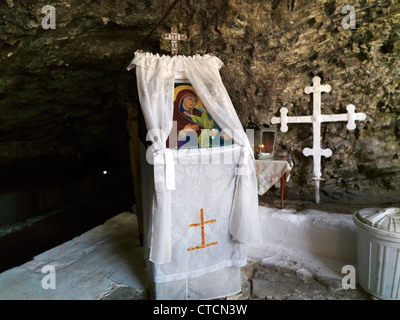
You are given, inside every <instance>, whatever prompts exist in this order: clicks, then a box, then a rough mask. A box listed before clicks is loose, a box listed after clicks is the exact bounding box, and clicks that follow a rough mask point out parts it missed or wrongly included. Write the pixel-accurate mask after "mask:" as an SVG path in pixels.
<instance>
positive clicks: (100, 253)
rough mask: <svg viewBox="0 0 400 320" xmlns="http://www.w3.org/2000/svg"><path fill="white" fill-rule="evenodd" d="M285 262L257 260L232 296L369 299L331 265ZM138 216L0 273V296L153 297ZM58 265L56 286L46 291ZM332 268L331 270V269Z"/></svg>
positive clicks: (122, 218) (114, 222)
mask: <svg viewBox="0 0 400 320" xmlns="http://www.w3.org/2000/svg"><path fill="white" fill-rule="evenodd" d="M283 256H284V259H286V263H285V265H282V264H281V265H280V264H279V263H278V264H277V263H276V261H275V262H274V263H268V262H265V259H264V260H263V262H262V263H260V262H259V261H257V260H254V259H252V258H251V256H250V255H249V263H248V264H247V266H245V267H243V268H242V292H241V293H239V294H237V295H235V296H230V297H227V298H226V299H227V300H369V299H371V297H370V296H369V295H368V294H367V293H365V292H364V291H363V290H362V289H361V288H359V287H357V289H355V290H352V289H347V290H345V289H343V288H342V286H341V275H340V273H338V272H337V271H336V272H332V270H333V269H334V268H331V267H330V266H331V265H330V264H329V263H321V264H320V267H318V268H317V271H315V270H312V269H307V266H306V265H304V264H301V262H299V261H296V258H295V257H291V256H290V254H285V255H283ZM142 257H143V248H142V247H140V246H139V242H138V234H137V218H136V215H135V214H133V213H129V212H124V213H121V214H119V215H117V216H116V217H114V218H112V219H110V220H108V221H107V222H106V223H105V224H103V225H100V226H98V227H96V228H94V229H92V230H90V231H88V232H86V233H84V234H82V235H81V236H79V237H76V238H74V239H72V240H70V241H68V242H66V243H64V244H62V245H60V246H58V247H55V248H53V249H51V250H49V251H46V252H44V253H42V254H40V255H38V256H36V257H34V259H33V260H32V261H30V262H28V263H25V264H23V265H21V266H18V267H15V268H12V269H10V270H7V271H5V272H3V273H1V274H0V300H20V299H23V300H31V299H32V300H43V299H52V300H67V299H68V300H144V299H149V292H148V289H147V288H148V287H147V282H146V274H145V267H144V262H143V258H142ZM46 265H51V266H53V267H54V268H55V284H56V288H55V289H43V287H42V281H43V280H44V278H45V277H46V276H47V275H48V274H47V273H42V268H43V266H46ZM328 269H329V270H328Z"/></svg>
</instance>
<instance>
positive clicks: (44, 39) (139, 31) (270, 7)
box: [0, 0, 400, 202]
mask: <svg viewBox="0 0 400 320" xmlns="http://www.w3.org/2000/svg"><path fill="white" fill-rule="evenodd" d="M172 2H173V1H172V0H169V1H160V0H143V1H132V0H118V1H111V0H97V1H86V0H85V1H78V0H70V1H66V0H54V1H52V2H51V4H52V5H53V6H54V7H55V8H56V29H48V30H44V29H43V28H42V25H41V21H42V19H43V17H44V16H45V14H43V13H42V7H43V6H44V5H47V4H48V2H47V1H44V0H33V1H28V2H27V1H22V0H7V1H5V2H4V1H3V2H1V3H0V15H1V17H2V19H1V21H0V123H1V126H0V133H1V134H0V174H1V175H5V174H6V173H8V172H9V168H10V166H12V167H15V168H17V169H18V170H25V171H26V172H28V171H30V170H32V169H35V170H36V169H37V170H39V169H41V168H43V167H45V166H47V165H49V163H50V162H52V161H55V159H66V160H68V161H70V160H71V161H72V160H76V159H81V158H82V157H83V158H84V157H86V156H88V155H93V154H94V153H96V152H98V150H101V149H104V148H106V147H107V146H109V147H114V148H116V149H117V152H118V151H119V150H124V148H126V146H127V143H128V142H127V140H128V138H127V132H126V128H125V122H126V120H127V111H126V110H127V108H128V109H129V108H131V109H132V110H134V112H133V120H134V121H135V116H136V113H135V110H136V108H137V105H136V101H135V93H134V89H133V88H134V85H135V84H134V79H133V78H134V72H130V73H128V72H127V71H126V66H127V64H128V63H129V62H130V60H131V58H132V56H133V53H134V51H135V50H136V49H137V48H139V47H140V44H141V42H142V41H143V39H145V38H146V36H147V35H148V34H149V33H150V31H151V29H152V28H153V26H155V25H156V23H157V22H158V21H159V20H160V19H161V17H162V16H163V14H164V13H165V12H166V10H167V8H168V6H169V5H170V4H171V3H172ZM352 4H353V5H354V7H355V9H356V29H344V28H343V27H342V19H343V18H344V17H345V16H346V14H344V13H342V8H343V7H344V6H345V5H348V1H345V0H324V1H320V0H312V1H306V0H295V1H284V0H267V1H253V0H216V1H205V0H196V1H194V0H182V1H179V2H177V4H176V5H175V7H174V8H173V10H172V11H171V12H170V14H169V15H168V16H167V17H166V19H165V20H164V21H163V22H162V23H161V25H160V26H159V27H158V28H157V29H156V30H155V32H154V33H153V34H152V35H151V37H149V39H148V40H147V41H146V42H145V43H144V44H143V49H144V50H145V51H152V52H163V53H165V52H166V51H167V50H168V43H166V42H165V41H160V35H161V33H162V32H167V31H169V28H170V26H172V25H178V26H179V31H180V32H186V33H187V34H188V41H186V42H182V43H181V51H180V52H181V53H182V54H203V53H205V52H206V50H207V48H208V47H210V48H211V49H212V51H213V53H214V54H215V55H217V56H218V57H220V58H221V59H222V61H223V62H224V64H225V67H223V68H222V69H221V73H222V77H223V80H224V82H225V84H226V87H227V90H228V92H229V94H230V96H231V98H232V100H233V103H234V105H235V107H236V110H237V112H238V115H239V117H240V119H241V121H242V124H243V125H244V126H247V124H248V122H249V121H256V122H259V123H267V124H270V119H271V117H272V116H277V115H279V109H280V108H281V107H287V108H288V109H289V115H309V114H310V113H311V111H312V97H310V96H309V95H306V94H304V87H305V86H308V85H311V79H312V77H313V76H314V75H319V76H320V77H321V78H322V80H323V83H326V84H330V85H331V87H332V91H331V93H329V94H323V95H322V112H323V113H344V112H345V111H346V109H345V108H346V106H347V105H348V104H350V103H352V104H354V105H355V106H356V111H357V112H364V113H366V115H367V119H366V121H363V122H357V128H356V129H355V130H354V131H348V130H347V129H346V124H345V123H334V124H324V125H322V141H323V147H329V148H331V149H332V151H333V155H332V157H330V158H328V159H323V162H322V173H323V176H324V177H325V178H326V179H327V181H326V182H325V183H324V184H323V185H322V192H323V194H325V195H327V196H328V197H330V198H334V199H344V198H346V197H350V198H352V199H356V198H357V197H361V195H362V194H373V195H375V196H376V197H375V198H370V197H366V198H364V199H365V201H371V199H373V200H372V201H376V202H379V201H381V202H382V201H393V200H394V199H396V196H397V197H398V194H399V192H400V144H399V141H400V122H399V119H400V107H399V101H400V81H399V74H400V59H399V55H400V40H399V35H400V3H399V2H398V1H397V0H375V1H366V0H358V1H353V2H352ZM131 120H132V119H131ZM311 146H312V130H311V125H299V124H293V125H289V131H288V132H287V133H278V151H279V150H287V151H289V153H290V155H291V156H292V158H293V160H294V162H295V170H294V171H293V172H292V179H291V180H290V182H289V187H292V189H293V190H296V192H297V193H298V195H299V196H304V195H308V194H311V195H312V189H310V187H312V181H311V177H312V160H311V158H306V157H305V156H303V154H302V149H304V148H305V147H311ZM20 168H25V169H20Z"/></svg>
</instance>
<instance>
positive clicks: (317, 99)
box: [271, 77, 366, 203]
mask: <svg viewBox="0 0 400 320" xmlns="http://www.w3.org/2000/svg"><path fill="white" fill-rule="evenodd" d="M330 91H331V86H330V85H321V78H320V77H314V78H313V86H312V87H306V88H305V89H304V92H305V93H306V94H311V93H312V94H313V105H314V108H313V115H312V116H302V117H288V116H287V113H288V109H287V108H285V107H283V108H281V110H280V111H281V116H280V117H273V118H272V119H271V123H273V124H276V123H280V124H281V131H282V132H286V131H287V130H288V127H287V124H288V123H312V124H313V135H314V142H313V148H312V149H310V148H305V149H304V150H303V154H304V155H305V156H306V157H308V156H313V160H314V176H313V180H314V183H315V202H316V203H319V182H320V181H321V180H324V179H322V178H321V157H322V156H324V157H326V158H328V157H330V156H331V155H332V150H331V149H329V148H328V149H322V148H321V123H322V122H334V121H347V129H349V130H354V129H355V128H356V124H355V121H356V120H365V119H366V115H365V113H355V106H354V105H352V104H349V105H348V106H347V107H346V109H347V113H342V114H327V115H326V114H321V93H322V92H330Z"/></svg>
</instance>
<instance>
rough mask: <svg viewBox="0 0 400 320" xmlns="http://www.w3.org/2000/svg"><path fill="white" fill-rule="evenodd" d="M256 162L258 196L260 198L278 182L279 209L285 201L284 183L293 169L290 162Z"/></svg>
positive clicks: (276, 160)
mask: <svg viewBox="0 0 400 320" xmlns="http://www.w3.org/2000/svg"><path fill="white" fill-rule="evenodd" d="M255 161H256V175H257V185H258V194H259V195H260V196H262V195H263V194H265V193H266V192H267V191H268V190H269V189H270V188H271V187H272V186H274V185H275V184H276V183H277V182H278V181H280V182H281V208H283V202H284V199H285V192H286V183H287V182H288V181H289V179H290V171H291V170H292V169H293V162H292V161H291V160H280V159H265V160H255Z"/></svg>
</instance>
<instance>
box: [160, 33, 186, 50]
mask: <svg viewBox="0 0 400 320" xmlns="http://www.w3.org/2000/svg"><path fill="white" fill-rule="evenodd" d="M162 39H164V40H169V41H171V54H172V55H173V56H175V55H177V54H178V41H186V40H187V36H186V34H184V33H183V34H182V33H178V27H171V33H163V34H162Z"/></svg>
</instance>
